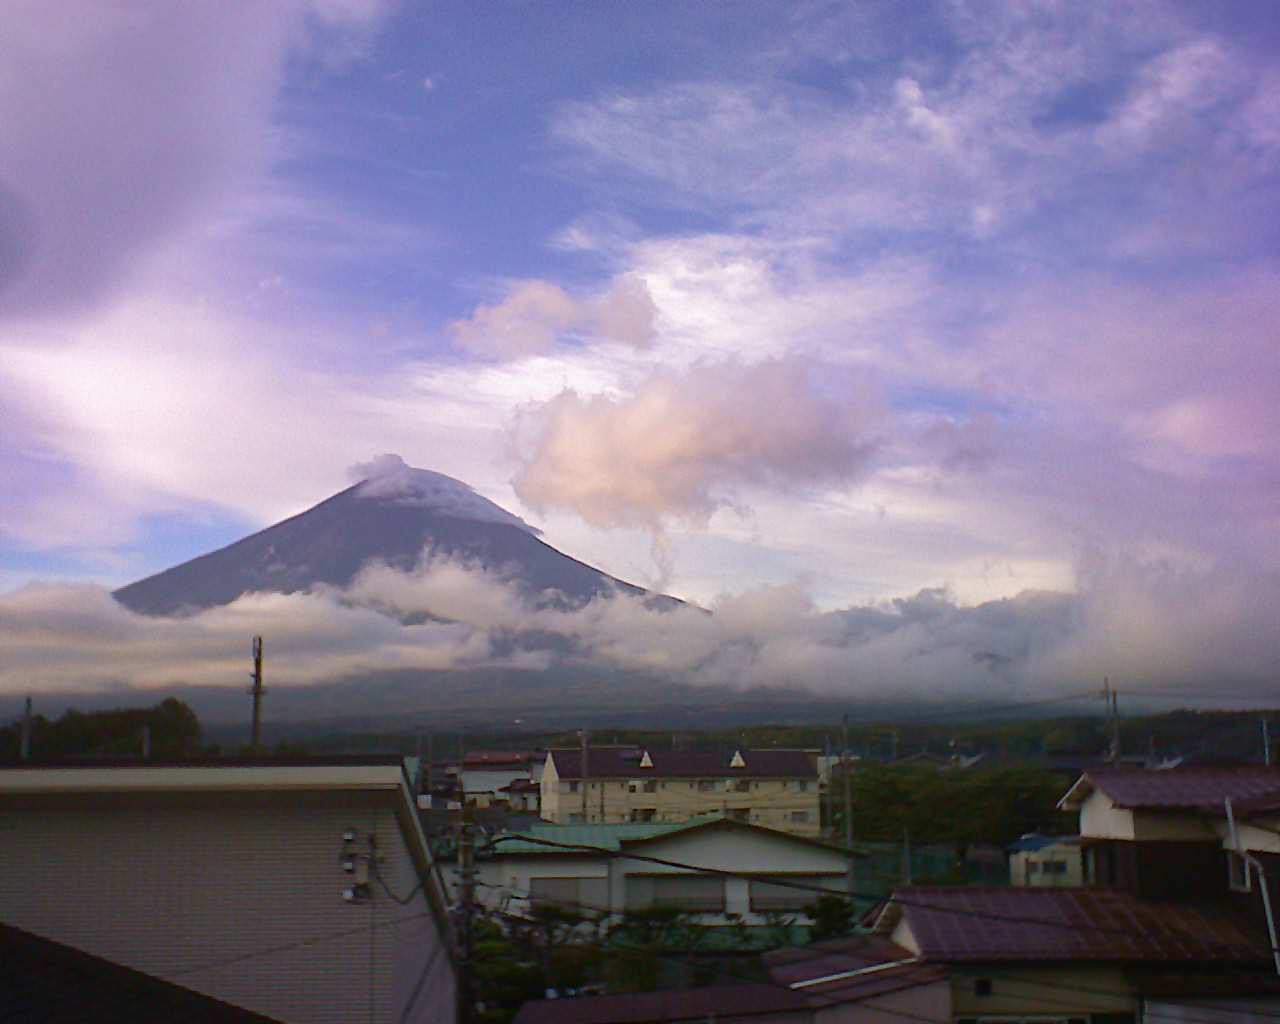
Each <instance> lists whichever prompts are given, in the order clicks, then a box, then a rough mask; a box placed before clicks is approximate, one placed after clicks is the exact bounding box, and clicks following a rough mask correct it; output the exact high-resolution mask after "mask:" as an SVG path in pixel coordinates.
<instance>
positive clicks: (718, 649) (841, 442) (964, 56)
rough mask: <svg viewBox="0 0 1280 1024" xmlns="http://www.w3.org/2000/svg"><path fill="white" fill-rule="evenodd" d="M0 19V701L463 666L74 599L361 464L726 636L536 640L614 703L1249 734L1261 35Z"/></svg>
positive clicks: (422, 16) (324, 1)
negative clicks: (1218, 726) (714, 687)
mask: <svg viewBox="0 0 1280 1024" xmlns="http://www.w3.org/2000/svg"><path fill="white" fill-rule="evenodd" d="M69 7H75V8H77V10H75V11H69V10H68V8H69ZM0 19H3V23H4V31H2V32H0V123H3V124H4V125H5V130H4V132H3V138H2V139H0V479H2V480H3V481H4V483H3V497H2V498H0V621H3V622H5V623H6V624H7V628H6V629H5V630H4V631H3V632H4V634H5V635H6V636H7V639H4V638H0V654H3V656H4V657H3V659H0V660H3V662H4V664H3V665H0V693H8V694H16V693H18V692H24V691H25V690H26V689H29V688H31V687H32V686H35V687H37V688H41V687H44V688H63V689H66V688H70V687H74V686H107V685H132V684H137V685H144V686H150V687H160V686H163V685H168V684H169V683H172V682H174V681H178V680H180V679H186V678H192V679H196V678H198V679H200V680H202V681H209V680H214V679H220V678H222V677H223V674H224V673H226V674H227V677H228V679H229V680H233V681H234V683H235V685H240V683H241V680H240V674H241V673H240V671H239V669H235V670H234V671H233V670H231V668H230V667H229V666H230V665H231V663H232V661H234V662H235V663H236V664H238V663H239V661H240V660H243V658H242V654H243V652H242V651H241V650H240V647H242V646H243V644H242V643H241V642H240V635H241V633H246V634H247V633H251V632H252V631H254V630H255V629H258V628H262V627H261V625H260V623H262V622H264V621H265V622H269V623H270V624H271V625H272V628H273V629H275V630H276V631H277V632H279V633H286V634H288V635H290V636H291V637H294V638H295V639H294V640H293V641H291V642H293V643H294V644H295V648H296V658H295V662H294V665H293V669H292V670H291V671H294V676H292V677H291V678H295V679H296V681H297V682H300V683H302V682H308V681H314V680H317V679H319V678H322V677H324V676H325V674H326V673H329V672H331V671H334V667H335V666H338V665H342V666H344V670H345V668H351V667H352V666H354V667H355V668H370V669H376V668H378V667H383V666H386V665H387V664H391V663H395V664H413V665H419V664H423V665H431V666H445V667H459V668H465V667H467V666H469V665H479V664H488V663H491V662H492V661H493V660H494V659H495V658H498V657H499V656H498V655H497V654H496V653H495V648H494V646H493V644H492V643H491V642H490V640H491V636H490V635H489V634H488V633H487V632H486V630H489V629H491V628H493V624H494V623H495V622H497V621H499V620H501V621H502V622H507V623H509V621H510V620H509V618H504V616H508V617H509V616H511V615H514V614H517V613H516V612H513V611H512V610H511V608H510V607H509V605H508V604H507V603H505V602H506V598H505V597H503V596H502V594H500V593H499V592H498V591H499V590H500V589H501V586H500V584H501V581H500V580H498V581H496V582H495V581H494V580H493V579H489V578H486V577H485V576H484V574H478V575H479V577H480V578H477V579H464V577H466V576H467V571H466V567H465V566H464V567H458V566H452V567H450V566H445V567H440V566H435V567H432V566H424V567H423V570H422V572H421V573H420V574H419V577H420V578H419V579H418V581H417V582H418V585H420V586H422V587H426V586H429V585H435V586H446V590H445V591H443V592H442V593H447V594H449V595H452V596H458V595H461V594H463V593H464V592H465V593H466V594H470V595H471V596H472V597H475V595H476V594H478V593H485V594H488V595H489V600H488V603H486V604H484V608H485V609H486V610H485V611H483V613H482V612H479V611H477V612H476V613H475V615H474V616H473V619H472V620H468V622H469V625H470V627H471V628H469V629H468V628H463V627H459V628H458V629H443V630H439V629H437V630H433V631H428V632H429V635H428V632H423V633H420V634H413V635H412V636H406V635H405V633H404V628H403V627H401V626H396V625H393V624H389V623H388V622H386V621H383V620H382V619H379V618H378V617H377V616H376V615H374V617H373V618H361V619H360V621H359V622H355V621H348V620H347V619H345V618H342V616H344V615H348V614H352V615H354V614H355V613H354V612H353V611H352V610H351V608H350V606H349V604H348V603H344V601H343V600H341V595H337V596H335V595H327V596H325V595H301V596H298V597H296V598H288V599H286V598H279V599H276V598H268V597H262V596H254V597H252V598H246V599H243V600H242V602H240V603H238V607H237V606H233V607H232V608H231V609H229V610H227V611H225V612H223V613H219V614H220V615H221V617H219V615H212V616H209V617H197V618H196V619H192V620H187V621H185V622H183V623H180V624H173V623H170V624H160V623H155V622H151V621H148V620H138V621H135V620H134V618H133V617H131V616H129V615H128V614H127V613H125V612H123V611H122V610H121V609H119V608H118V607H117V606H115V605H114V604H113V603H112V602H111V600H110V598H109V596H108V593H109V590H110V589H111V588H112V587H115V586H119V585H120V584H122V583H126V582H129V581H131V580H134V579H137V578H140V577H142V576H145V575H148V574H149V573H152V572H155V571H158V570H160V569H162V568H165V567H167V566H169V565H172V564H174V563H176V562H179V561H183V560H185V559H187V558H190V557H193V556H195V555H197V554H200V553H203V552H205V551H208V550H210V549H212V548H215V547H218V546H221V545H223V544H226V543H229V542H231V541H233V540H235V539H237V538H238V537H240V536H243V535H244V534H246V533H248V532H251V531H253V530H256V529H260V528H262V527H263V526H266V525H268V524H269V523H271V522H274V521H276V520H279V519H281V518H283V517H285V516H288V515H291V514H294V513H296V512H298V511H301V510H302V509H305V508H307V507H308V506H310V505H312V504H314V503H315V502H317V501H319V500H321V499H322V498H324V497H327V496H328V495H329V494H332V493H333V492H335V491H337V490H339V489H341V488H343V487H345V486H348V485H349V484H350V482H351V480H352V479H353V470H352V467H354V466H358V465H362V464H368V462H369V460H371V459H376V458H377V457H379V456H382V455H384V454H389V453H394V454H395V455H397V456H398V457H400V458H402V459H403V460H405V462H407V463H409V464H410V465H413V466H418V467H422V468H425V469H431V470H435V471H438V472H441V473H445V474H448V475H449V476H452V477H455V478H457V479H459V480H463V481H466V482H467V483H468V484H470V485H471V486H472V487H474V488H475V489H476V491H477V492H479V493H480V494H482V495H484V496H485V497H487V498H489V499H491V500H492V501H494V502H496V503H498V504H499V505H501V506H502V507H503V508H505V509H507V510H509V511H510V512H512V513H513V514H515V515H518V516H520V517H521V518H523V519H524V520H525V521H527V522H529V523H531V524H534V525H535V526H536V527H538V528H539V529H540V530H541V531H542V536H543V538H544V539H545V540H546V541H547V542H548V543H551V544H552V545H554V546H555V547H557V548H558V549H559V550H561V551H564V552H566V553H567V554H570V555H572V556H574V557H576V558H579V559H581V560H583V561H586V562H588V563H591V564H593V565H595V566H597V567H599V568H601V569H603V570H605V571H606V572H609V573H611V574H613V575H615V576H618V577H620V578H623V579H627V580H630V581H633V582H636V583H639V584H642V585H644V586H648V587H651V588H655V589H660V590H663V591H665V592H667V593H670V594H674V595H677V596H679V597H682V598H685V599H686V600H688V601H691V602H694V603H696V604H698V605H700V606H702V607H704V608H710V609H712V610H713V611H715V612H716V615H715V616H713V617H712V618H713V619H715V620H716V623H717V624H716V625H715V626H709V625H708V624H707V622H706V621H705V618H706V617H705V616H701V614H700V613H698V614H695V615H693V616H691V617H689V618H688V621H687V623H685V617H684V616H678V617H677V618H679V619H680V620H681V623H684V624H678V623H676V622H674V620H670V619H668V620H661V621H649V619H648V618H646V612H645V610H644V609H642V608H641V609H636V608H632V609H631V610H630V612H628V613H627V614H625V615H624V614H623V613H622V612H620V611H619V610H618V608H614V609H613V610H608V609H591V610H588V612H587V613H583V616H582V617H579V618H578V619H575V620H574V621H573V622H571V623H570V622H562V623H559V624H558V625H557V626H556V627H555V628H562V629H564V630H565V631H566V632H568V633H570V634H572V635H574V636H576V637H580V638H589V642H588V641H587V640H584V644H586V646H588V647H589V648H590V649H591V650H593V651H594V652H595V656H598V657H599V658H600V659H602V662H601V663H602V664H607V665H628V666H630V665H633V664H635V663H636V660H637V659H638V660H639V663H641V664H643V665H646V666H649V667H653V662H654V659H657V661H658V662H659V663H660V664H659V667H663V666H665V667H666V668H668V669H670V670H671V671H676V672H680V673H685V674H686V675H688V676H689V677H690V678H694V679H695V680H697V679H702V678H707V679H709V680H714V681H719V682H728V683H730V684H733V685H758V684H766V683H776V684H779V685H783V684H791V683H795V684H799V685H808V686H811V687H814V688H816V689H820V690H823V691H825V692H837V693H844V692H850V693H857V692H861V691H860V688H863V689H865V688H866V687H868V686H874V687H879V688H881V689H889V688H893V687H897V686H899V685H900V684H901V685H907V684H909V685H910V686H911V687H915V688H916V689H917V690H918V691H919V692H921V693H929V692H934V691H935V690H937V689H938V688H942V689H943V690H947V691H950V690H952V689H959V690H964V691H965V692H973V693H986V692H993V693H994V692H1000V693H1002V694H1006V695H1007V694H1021V695H1035V694H1038V693H1043V692H1050V691H1054V692H1058V691H1063V690H1065V689H1070V688H1079V687H1081V686H1085V685H1089V686H1092V685H1096V684H1098V683H1099V682H1100V680H1101V678H1102V676H1103V675H1109V676H1110V677H1112V678H1113V680H1119V681H1120V682H1119V683H1118V685H1121V686H1129V687H1135V688H1138V687H1142V688H1147V689H1148V690H1151V691H1153V692H1154V691H1156V690H1158V689H1160V688H1161V687H1174V688H1177V687H1181V688H1182V689H1183V690H1185V691H1187V692H1192V691H1195V692H1208V693H1209V694H1211V695H1217V696H1220V697H1221V698H1222V699H1232V698H1235V697H1239V698H1241V699H1245V698H1250V697H1256V696H1257V695H1261V694H1266V693H1267V692H1269V690H1270V689H1271V688H1273V686H1274V681H1275V665H1276V664H1277V663H1280V639H1278V637H1280V630H1277V629H1276V628H1275V624H1276V621H1277V614H1278V613H1280V448H1278V446H1277V441H1276V438H1277V437H1280V337H1278V336H1277V334H1278V331H1277V324H1278V323H1280V316H1278V315H1277V314H1280V280H1278V277H1280V275H1278V270H1280V260H1278V258H1277V253H1278V252H1280V247H1278V244H1277V243H1278V242H1280V238H1278V237H1277V235H1278V234H1280V217H1277V216H1276V210H1277V200H1278V199H1280V175H1278V173H1277V172H1278V170H1280V61H1278V60H1277V58H1276V57H1275V54H1277V53H1280V7H1277V5H1275V4H1273V3H1269V2H1265V0H1257V2H1241V0H1237V2H1226V3H1220V4H1212V5H1209V4H1201V3H1193V2H1185V3H1156V2H1150V3H1148V2H1134V3H1128V4H1123V5H1121V4H1107V5H1103V4H1079V3H1072V2H1062V3H1057V2H1026V0H1019V2H1010V3H1000V2H996V0H985V2H974V3H970V2H964V0H949V2H939V3H926V2H920V3H913V4H901V3H896V2H884V3H880V2H849V3H828V2H798V3H794V4H774V3H764V2H760V3H756V2H745V0H744V2H725V3H718V4H704V3H664V2H654V3H645V4H595V3H577V2H565V3H554V4H552V3H516V2H512V3H502V4H497V3H495V4H484V5H476V4H471V3H464V2H460V0H459V2H432V3H427V2H416V0H406V2H402V3H398V4H397V3H385V2H381V0H276V2H274V3H272V4H258V5H241V4H225V3H218V2H192V3H188V4H183V5H173V4H170V3H166V2H160V0H156V2H146V0H138V2H135V3H130V4H127V5H114V4H102V3H99V2H95V0H83V2H81V0H68V2H67V3H64V4H60V5H57V7H56V9H53V8H50V7H49V5H47V4H40V3H36V2H34V0H9V2H8V3H7V4H5V6H4V10H3V11H2V12H0ZM370 573H371V576H370V577H369V579H366V580H364V581H363V582H362V584H361V585H362V586H366V587H369V586H373V587H375V589H377V587H378V586H379V585H380V584H379V582H378V581H379V580H380V579H381V580H382V584H385V585H387V586H390V585H391V584H390V583H388V582H387V581H386V580H385V579H382V578H381V577H380V576H379V572H378V567H371V569H370ZM442 574H443V576H444V577H447V579H445V580H444V582H442V579H441V577H442ZM473 575H475V574H473ZM370 580H372V581H373V582H372V583H371V582H370ZM450 580H451V581H452V584H453V585H456V586H455V587H454V589H448V585H449V581H450ZM433 581H434V582H433ZM397 586H398V584H397ZM494 587H497V588H498V590H494V589H493V588H494ZM460 599H461V598H460ZM434 600H435V606H436V607H439V600H440V599H439V598H436V599H434ZM255 602H256V603H255ZM410 603H412V602H410ZM482 603H483V602H482ZM623 604H625V602H623ZM268 606H269V607H268ZM360 614H361V616H366V615H369V614H373V613H369V612H367V610H365V611H362V612H361V613H360ZM335 617H336V618H335ZM339 620H340V621H339ZM322 634H323V636H324V639H321V636H322ZM336 636H341V637H344V638H345V639H344V640H343V641H342V643H341V644H340V643H339V642H338V641H337V640H336V639H335V637H336ZM338 648H341V649H340V650H339V649H338ZM224 649H225V650H226V651H227V652H230V653H223V652H224ZM196 651H202V652H205V653H201V654H199V655H196V654H195V653H193V652H196ZM304 662H305V664H306V666H307V667H306V668H305V669H304V668H303V667H302V664H303V663H304ZM197 663H198V664H197ZM179 665H182V667H181V668H179V667H178V666H179ZM542 667H543V668H544V669H545V670H548V671H550V670H552V669H553V668H554V666H553V665H549V664H548V665H544V666H542ZM869 680H874V682H868V681H869Z"/></svg>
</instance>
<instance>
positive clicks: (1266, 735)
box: [1262, 715, 1271, 768]
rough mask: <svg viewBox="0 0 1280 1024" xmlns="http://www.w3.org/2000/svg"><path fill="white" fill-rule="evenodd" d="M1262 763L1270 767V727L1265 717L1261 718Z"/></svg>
mask: <svg viewBox="0 0 1280 1024" xmlns="http://www.w3.org/2000/svg"><path fill="white" fill-rule="evenodd" d="M1262 763H1263V764H1265V765H1266V766H1267V767H1268V768H1270V767H1271V727H1270V723H1268V722H1267V716H1266V715H1263V716H1262Z"/></svg>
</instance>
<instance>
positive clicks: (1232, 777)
mask: <svg viewBox="0 0 1280 1024" xmlns="http://www.w3.org/2000/svg"><path fill="white" fill-rule="evenodd" d="M1090 789H1099V790H1101V791H1102V792H1103V793H1105V794H1106V795H1107V796H1108V797H1109V798H1110V799H1111V801H1112V802H1113V803H1114V804H1115V805H1116V806H1117V807H1121V808H1125V809H1127V810H1144V809H1145V810H1160V809H1167V810H1176V809H1180V808H1184V809H1188V810H1209V811H1215V812H1219V811H1222V809H1223V801H1224V800H1226V799H1230V800H1231V802H1232V804H1233V805H1234V806H1235V807H1236V808H1237V809H1239V810H1240V811H1241V812H1242V813H1246V812H1248V811H1250V810H1262V809H1265V808H1268V807H1275V806H1277V805H1280V768H1270V767H1266V766H1264V765H1240V766H1237V767H1208V766H1206V767H1200V766H1195V765H1189V766H1187V767H1179V768H1169V769H1164V770H1158V771H1147V770H1144V769H1131V768H1130V769H1125V768H1117V769H1101V770H1094V771H1089V772H1085V773H1084V775H1082V776H1081V777H1080V779H1079V780H1078V781H1077V782H1076V784H1075V785H1074V786H1072V787H1071V792H1069V793H1068V794H1067V796H1066V797H1064V798H1063V801H1062V803H1063V806H1066V807H1076V806H1078V805H1079V801H1080V799H1081V798H1082V797H1083V796H1085V795H1087V792H1088V791H1089V790H1090Z"/></svg>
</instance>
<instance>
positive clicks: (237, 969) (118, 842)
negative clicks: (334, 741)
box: [0, 791, 455, 1024]
mask: <svg viewBox="0 0 1280 1024" xmlns="http://www.w3.org/2000/svg"><path fill="white" fill-rule="evenodd" d="M346 829H355V830H357V832H358V833H359V836H360V843H361V844H363V843H364V842H365V837H367V836H368V835H369V834H371V833H372V834H374V835H376V836H377V841H378V842H377V849H378V851H379V853H380V855H381V858H382V861H381V873H382V875H383V877H384V879H386V881H387V883H388V885H389V886H390V887H391V888H392V891H393V892H395V893H396V894H397V895H398V896H401V897H406V896H408V894H409V893H411V892H412V891H413V889H414V887H415V886H416V885H417V884H418V882H417V878H418V876H417V873H416V870H415V867H414V865H413V862H412V859H411V857H410V854H409V850H408V848H407V846H406V844H405V842H404V838H403V835H402V833H401V831H400V827H399V825H398V823H397V819H396V814H395V808H394V804H393V803H392V794H390V793H388V792H381V793H378V792H372V791H348V792H331V793H323V794H318V793H293V794H289V795H287V796H284V795H281V794H268V793H261V794H248V793H241V794H214V793H205V794H190V793H188V794H148V795H146V796H139V795H136V794H135V795H131V796H118V795H117V796H112V795H110V794H104V795H100V796H94V797H92V798H88V797H85V796H83V795H78V796H73V795H65V796H41V797H38V798H37V797H25V796H24V797H11V796H5V797H0V917H2V918H3V920H4V921H5V922H6V923H8V924H12V925H14V926H16V927H19V928H23V929H26V930H27V931H30V932H33V933H35V934H37V935H42V936H45V937H47V938H50V939H53V940H54V941H57V942H62V943H65V944H67V945H70V946H73V947H76V948H78V949H82V950H85V951H86V952H89V953H92V954H94V955H96V956H101V957H105V958H106V959H109V960H113V961H115V962H117V963H121V964H124V965H126V966H129V967H133V968H135V969H137V970H140V971H144V972H146V973H148V974H152V975H155V976H157V977H160V978H164V979H166V980H169V981H173V982H176V983H177V984H180V985H184V986H186V987H188V988H191V989H194V990H196V991H199V992H203V993H205V994H207V995H210V996H213V997H215V998H218V999H222V1000H225V1001H227V1002H230V1003H234V1004H236V1005H239V1006H243V1007H246V1008H248V1009H251V1010H255V1011H257V1012H259V1013H263V1014H265V1015H267V1016H270V1017H275V1018H278V1019H280V1020H283V1021H316V1022H334V1024H338V1022H345V1021H352V1020H362V1021H364V1020H369V1021H391V1020H398V1019H406V1020H414V1021H422V1022H428V1021H448V1020H452V1019H453V1014H454V1005H453V1004H454V999H455V994H454V982H453V972H452V967H451V965H450V962H449V957H448V954H447V952H446V950H445V948H444V946H443V943H442V940H441V936H440V935H439V934H438V933H437V930H436V922H435V918H434V917H433V916H432V915H431V913H430V912H429V908H428V905H427V902H426V899H425V897H424V895H423V893H422V892H421V891H420V890H419V891H418V892H417V893H416V894H415V895H414V896H413V898H412V899H411V900H410V901H409V903H408V904H407V905H405V906H400V905H397V904H396V903H395V902H393V901H392V900H391V899H390V898H388V897H387V896H386V895H385V893H383V892H382V890H381V889H380V888H379V887H378V885H377V884H376V882H374V883H373V884H372V885H371V893H372V895H371V897H370V898H369V899H367V900H365V901H363V902H358V903H354V904H353V903H348V902H345V901H344V900H343V898H342V895H341V894H342V891H343V890H344V889H345V888H347V887H348V886H350V885H351V882H352V876H351V875H349V874H346V873H345V872H344V871H343V869H342V866H341V863H340V854H341V853H342V851H343V841H342V834H343V831H344V830H346ZM360 848H362V849H363V848H364V847H363V845H361V847H360Z"/></svg>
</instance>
